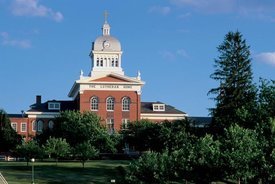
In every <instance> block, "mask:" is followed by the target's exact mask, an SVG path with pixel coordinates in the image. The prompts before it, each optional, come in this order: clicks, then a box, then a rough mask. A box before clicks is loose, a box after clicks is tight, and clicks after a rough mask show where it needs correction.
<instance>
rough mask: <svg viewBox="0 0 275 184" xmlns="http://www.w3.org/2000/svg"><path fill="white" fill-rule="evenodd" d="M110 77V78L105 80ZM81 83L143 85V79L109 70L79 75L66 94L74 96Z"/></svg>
mask: <svg viewBox="0 0 275 184" xmlns="http://www.w3.org/2000/svg"><path fill="white" fill-rule="evenodd" d="M107 79H110V80H107ZM81 84H93V85H94V84H95V85H96V84H116V85H125V84H126V85H128V84H129V85H135V86H143V85H144V84H145V82H144V81H141V80H138V79H137V78H136V77H128V76H125V75H120V74H118V73H114V72H110V73H108V74H104V75H98V76H90V77H83V76H82V77H81V78H80V79H79V80H76V81H75V82H74V84H73V86H72V88H71V90H70V92H69V94H68V96H69V97H75V96H76V94H77V93H78V91H79V89H80V85H81Z"/></svg>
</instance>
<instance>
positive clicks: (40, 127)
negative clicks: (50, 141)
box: [36, 120, 44, 132]
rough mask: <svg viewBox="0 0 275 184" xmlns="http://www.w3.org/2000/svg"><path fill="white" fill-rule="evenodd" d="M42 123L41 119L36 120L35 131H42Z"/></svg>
mask: <svg viewBox="0 0 275 184" xmlns="http://www.w3.org/2000/svg"><path fill="white" fill-rule="evenodd" d="M43 124H44V122H43V121H42V120H39V121H37V125H36V126H37V132H42V131H43Z"/></svg>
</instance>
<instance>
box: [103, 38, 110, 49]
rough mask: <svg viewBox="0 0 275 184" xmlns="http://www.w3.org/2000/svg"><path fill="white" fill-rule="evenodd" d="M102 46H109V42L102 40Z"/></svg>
mask: <svg viewBox="0 0 275 184" xmlns="http://www.w3.org/2000/svg"><path fill="white" fill-rule="evenodd" d="M103 47H104V48H108V47H110V43H109V42H108V41H107V40H106V41H104V42H103Z"/></svg>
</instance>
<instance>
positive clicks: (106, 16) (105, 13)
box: [104, 10, 109, 24]
mask: <svg viewBox="0 0 275 184" xmlns="http://www.w3.org/2000/svg"><path fill="white" fill-rule="evenodd" d="M108 15H109V13H108V12H107V10H105V11H104V19H105V24H108V21H107V20H108Z"/></svg>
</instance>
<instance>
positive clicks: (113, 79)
mask: <svg viewBox="0 0 275 184" xmlns="http://www.w3.org/2000/svg"><path fill="white" fill-rule="evenodd" d="M90 82H132V81H129V80H127V79H125V78H121V77H116V76H111V75H109V76H105V77H102V78H98V79H94V80H91V81H90Z"/></svg>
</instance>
